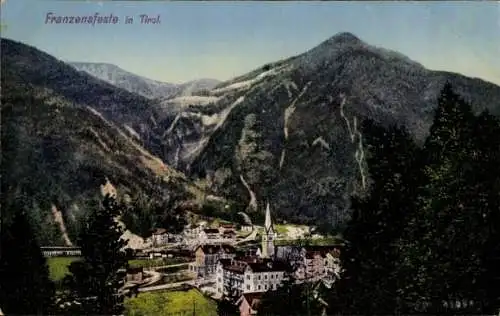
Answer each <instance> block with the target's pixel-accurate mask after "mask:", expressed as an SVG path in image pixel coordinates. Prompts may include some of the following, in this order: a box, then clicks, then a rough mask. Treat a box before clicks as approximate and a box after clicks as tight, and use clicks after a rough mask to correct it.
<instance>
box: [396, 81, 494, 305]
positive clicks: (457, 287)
mask: <svg viewBox="0 0 500 316" xmlns="http://www.w3.org/2000/svg"><path fill="white" fill-rule="evenodd" d="M499 132H500V124H499V121H498V120H497V119H496V118H494V117H493V116H490V115H489V114H487V113H483V114H481V115H480V116H474V115H473V113H472V110H471V106H470V105H469V104H467V103H466V102H465V101H463V100H462V99H461V98H460V97H459V96H458V95H456V94H455V93H454V92H453V91H452V89H451V87H450V86H449V85H446V86H445V88H444V89H443V91H442V94H441V97H440V100H439V107H438V109H437V111H436V117H435V120H434V124H433V126H432V128H431V133H430V135H429V137H428V139H427V141H426V144H425V148H424V152H425V159H426V166H425V168H424V175H425V185H424V186H423V187H422V188H421V192H420V197H419V199H418V200H417V201H416V205H417V206H418V208H419V210H420V211H419V212H418V213H415V216H414V218H412V219H411V220H410V225H409V226H408V229H407V232H408V234H407V236H406V238H405V239H406V242H405V243H403V249H404V254H405V259H406V263H407V265H410V266H412V268H413V271H414V275H415V276H417V279H418V280H419V282H418V283H417V282H414V283H411V284H410V286H409V288H408V289H407V293H408V299H411V300H413V301H415V300H418V301H420V302H422V303H425V304H428V305H429V307H428V309H427V310H428V311H430V312H439V311H440V310H441V309H442V301H456V300H466V301H473V302H474V303H475V305H474V306H473V307H471V306H467V307H465V308H463V310H464V311H467V312H470V313H491V312H492V311H495V306H496V308H498V307H499V305H498V301H496V302H495V300H498V291H496V292H492V291H491V290H489V289H494V288H498V286H499V285H500V283H499V282H500V280H499V279H498V272H496V271H495V269H492V268H491V266H489V264H491V262H494V261H496V262H497V263H498V262H499V261H498V253H500V252H498V246H496V245H498V241H499V239H498V229H497V228H493V227H498V225H500V221H499V218H498V209H499V207H500V193H499V190H498V188H499V178H500V172H499V171H500V169H499V164H500V159H499V155H500V143H499V141H498V133H499ZM495 253H497V254H495ZM495 257H496V258H495ZM464 258H466V259H464ZM429 267H432V268H431V269H430V268H429ZM486 279H489V281H488V282H486ZM487 293H489V294H487ZM495 296H496V298H495Z"/></svg>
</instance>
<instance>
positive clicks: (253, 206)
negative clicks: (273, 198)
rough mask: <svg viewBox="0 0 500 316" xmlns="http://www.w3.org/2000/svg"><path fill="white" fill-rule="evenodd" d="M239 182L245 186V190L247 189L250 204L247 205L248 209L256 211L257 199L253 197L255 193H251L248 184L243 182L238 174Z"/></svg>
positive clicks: (241, 176)
mask: <svg viewBox="0 0 500 316" xmlns="http://www.w3.org/2000/svg"><path fill="white" fill-rule="evenodd" d="M240 180H241V183H243V185H244V186H245V188H247V190H248V194H250V202H249V203H248V207H249V208H250V209H252V210H256V209H257V197H256V196H255V193H254V192H253V191H252V189H251V188H250V186H249V185H248V183H247V182H246V181H245V178H244V177H243V175H241V174H240Z"/></svg>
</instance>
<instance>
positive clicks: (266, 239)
mask: <svg viewBox="0 0 500 316" xmlns="http://www.w3.org/2000/svg"><path fill="white" fill-rule="evenodd" d="M274 238H275V236H274V227H273V221H272V219H271V208H270V207H269V202H267V206H266V219H265V221H264V234H263V235H262V253H261V256H262V257H263V258H269V257H273V256H274Z"/></svg>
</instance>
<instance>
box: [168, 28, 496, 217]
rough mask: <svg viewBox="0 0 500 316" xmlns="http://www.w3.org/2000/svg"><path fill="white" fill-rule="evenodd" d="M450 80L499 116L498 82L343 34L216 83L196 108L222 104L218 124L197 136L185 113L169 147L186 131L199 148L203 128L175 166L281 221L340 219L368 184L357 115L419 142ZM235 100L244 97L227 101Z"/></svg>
mask: <svg viewBox="0 0 500 316" xmlns="http://www.w3.org/2000/svg"><path fill="white" fill-rule="evenodd" d="M447 81H449V82H451V83H452V85H453V86H454V87H455V89H456V91H457V92H458V93H459V94H460V95H461V96H462V97H464V98H465V99H466V100H467V101H469V102H471V103H472V104H473V105H474V109H475V111H476V112H477V111H481V110H483V109H486V108H487V109H489V110H490V111H491V112H493V113H494V114H496V115H498V114H500V106H499V105H498V103H497V102H496V100H498V99H499V98H500V87H499V86H497V85H495V84H492V83H489V82H486V81H484V80H480V79H471V78H468V77H466V76H463V75H460V74H456V73H450V72H442V71H433V70H429V69H426V68H425V67H423V66H422V65H421V64H419V63H417V62H414V61H412V60H411V59H409V58H408V57H406V56H404V55H402V54H400V53H398V52H393V51H390V50H387V49H384V48H378V47H375V46H372V45H369V44H366V43H365V42H363V41H362V40H360V39H359V38H357V37H355V36H352V34H350V33H342V34H340V35H338V36H333V37H331V38H329V39H327V40H326V41H323V42H322V43H320V44H319V45H317V46H316V47H314V48H312V49H310V50H308V51H306V52H304V53H302V54H299V55H297V56H292V57H290V58H287V59H284V60H281V61H278V62H274V63H269V64H266V65H264V66H262V67H259V68H256V69H255V70H253V71H250V72H249V73H247V74H244V75H241V76H238V77H237V78H235V79H232V80H228V81H226V82H223V83H221V84H219V85H218V86H217V87H215V89H213V90H211V91H210V93H209V94H208V95H209V96H213V97H217V98H218V100H217V101H215V102H214V103H213V104H211V105H205V106H204V108H203V109H198V111H199V112H198V113H204V112H205V113H206V112H209V111H210V109H213V111H214V112H215V113H222V112H223V111H228V113H227V114H226V115H225V116H224V117H225V119H224V121H222V122H219V123H220V124H219V125H220V127H219V128H218V129H217V130H213V131H210V132H209V133H208V135H207V134H203V133H200V128H199V127H196V126H200V124H197V123H196V119H195V117H196V115H195V114H194V113H191V114H190V115H191V117H193V119H191V120H190V121H189V120H188V121H187V122H184V124H179V122H177V123H176V126H175V127H174V128H173V129H172V131H171V133H170V134H171V135H175V136H173V138H175V139H176V140H175V141H172V143H175V144H178V145H177V147H175V146H173V148H171V151H175V150H180V151H181V152H182V151H183V148H182V146H183V135H191V136H190V138H189V142H188V145H189V146H188V147H189V148H191V147H193V146H195V144H196V143H197V141H194V142H193V137H192V135H193V133H194V134H196V133H199V144H201V143H204V145H203V148H204V149H203V150H202V151H201V152H200V153H199V154H197V155H196V156H195V157H189V159H188V161H187V162H186V165H185V166H184V167H181V168H184V169H182V170H185V171H186V172H187V173H188V174H189V175H190V176H191V177H193V178H201V179H204V180H205V181H207V182H208V183H210V187H212V188H213V189H214V190H216V191H217V192H219V193H221V194H225V195H228V196H237V197H241V198H240V200H241V204H242V205H244V204H247V205H248V207H249V208H253V209H255V207H252V205H255V199H254V198H253V197H256V199H257V204H258V209H262V208H263V207H264V205H263V204H262V203H263V202H262V201H264V200H267V199H269V200H270V201H271V202H272V204H274V206H275V208H276V213H277V214H279V217H281V218H288V219H289V220H290V219H292V220H296V221H306V222H307V221H309V220H312V219H313V218H315V219H316V220H313V222H311V223H314V222H316V223H318V222H317V220H318V219H324V218H325V217H326V218H327V221H329V222H335V223H339V222H342V218H345V217H346V216H347V214H346V213H345V211H346V210H347V208H348V206H349V197H350V196H351V195H352V194H361V193H362V192H364V191H365V190H366V187H367V183H369V179H367V178H366V175H367V174H368V170H367V168H366V164H365V162H364V159H363V156H365V155H366V154H367V153H366V152H365V151H364V144H363V141H362V140H363V137H362V131H360V130H359V127H360V126H361V124H362V122H363V120H364V119H366V118H368V119H374V120H375V121H376V122H378V123H381V124H382V125H384V126H388V125H392V124H395V125H404V126H406V127H407V128H408V129H409V131H410V132H411V134H412V135H413V137H415V139H417V140H419V141H422V140H423V138H424V137H425V136H426V134H427V133H428V128H429V126H430V123H431V119H432V117H433V111H434V108H435V106H436V100H437V96H438V94H439V91H440V89H441V87H442V86H443V85H444V84H445V82H447ZM239 98H243V100H244V101H243V102H240V103H239V104H238V105H237V106H236V107H231V104H233V103H234V101H236V100H237V99H239ZM189 111H190V110H186V112H189ZM213 115H215V114H213ZM193 126H195V128H194V129H193ZM186 151H187V150H186ZM168 159H169V158H167V161H168ZM252 201H253V202H252ZM332 217H333V218H332Z"/></svg>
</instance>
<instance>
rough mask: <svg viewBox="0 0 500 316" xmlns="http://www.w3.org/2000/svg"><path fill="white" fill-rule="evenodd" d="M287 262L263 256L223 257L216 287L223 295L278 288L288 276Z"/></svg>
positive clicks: (218, 269) (218, 270)
mask: <svg viewBox="0 0 500 316" xmlns="http://www.w3.org/2000/svg"><path fill="white" fill-rule="evenodd" d="M287 267H288V266H287V264H286V262H283V261H273V260H271V259H263V258H235V259H226V260H224V259H221V260H219V264H218V265H217V275H216V288H217V292H218V293H219V294H221V295H227V296H232V297H239V296H241V295H242V294H243V293H255V292H266V291H269V290H276V289H277V288H278V286H280V284H281V283H282V282H283V280H284V279H285V278H286V271H287Z"/></svg>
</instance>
